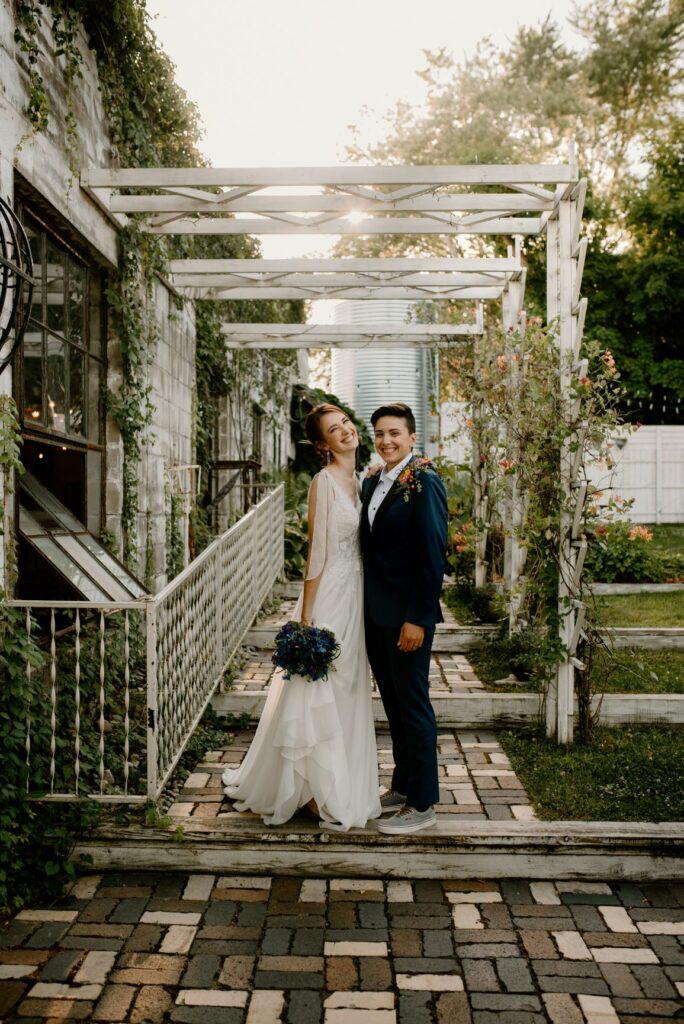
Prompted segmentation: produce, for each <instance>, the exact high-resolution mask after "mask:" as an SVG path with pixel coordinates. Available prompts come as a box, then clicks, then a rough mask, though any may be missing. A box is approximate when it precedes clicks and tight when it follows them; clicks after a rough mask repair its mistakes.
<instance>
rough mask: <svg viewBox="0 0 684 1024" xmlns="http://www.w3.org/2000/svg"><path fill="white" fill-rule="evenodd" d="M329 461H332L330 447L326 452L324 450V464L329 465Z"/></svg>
mask: <svg viewBox="0 0 684 1024" xmlns="http://www.w3.org/2000/svg"><path fill="white" fill-rule="evenodd" d="M331 462H332V455H331V454H330V449H329V448H327V449H326V452H325V464H326V466H329V465H330V463H331Z"/></svg>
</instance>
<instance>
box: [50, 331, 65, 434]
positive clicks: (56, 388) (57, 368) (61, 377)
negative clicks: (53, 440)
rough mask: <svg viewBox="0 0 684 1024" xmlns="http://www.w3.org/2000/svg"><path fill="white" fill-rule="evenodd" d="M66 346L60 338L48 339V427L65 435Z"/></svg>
mask: <svg viewBox="0 0 684 1024" xmlns="http://www.w3.org/2000/svg"><path fill="white" fill-rule="evenodd" d="M65 349H66V345H65V343H64V342H63V341H60V340H59V338H53V337H52V336H51V335H49V334H48V337H47V360H46V362H47V425H48V427H51V428H52V430H57V431H59V433H60V434H63V433H64V432H65V431H66V359H65V355H66V352H65Z"/></svg>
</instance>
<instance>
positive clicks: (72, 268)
mask: <svg viewBox="0 0 684 1024" xmlns="http://www.w3.org/2000/svg"><path fill="white" fill-rule="evenodd" d="M84 294H85V269H84V268H83V267H82V266H81V264H80V263H77V262H76V260H72V259H70V260H69V340H70V341H75V342H76V344H77V345H82V344H83V343H84V330H83V297H84Z"/></svg>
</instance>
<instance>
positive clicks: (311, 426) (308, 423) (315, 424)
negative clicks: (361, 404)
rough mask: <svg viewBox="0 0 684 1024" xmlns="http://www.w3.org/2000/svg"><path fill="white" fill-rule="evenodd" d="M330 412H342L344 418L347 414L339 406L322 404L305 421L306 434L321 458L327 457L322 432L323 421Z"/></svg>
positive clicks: (314, 408) (316, 406)
mask: <svg viewBox="0 0 684 1024" xmlns="http://www.w3.org/2000/svg"><path fill="white" fill-rule="evenodd" d="M329 412H341V413H342V415H343V416H346V415H347V413H346V412H345V411H344V409H340V407H339V405H331V404H330V403H329V402H321V403H320V405H315V406H314V407H313V409H312V410H311V412H310V413H309V414H308V416H307V417H306V419H305V420H304V433H305V434H306V436H307V438H308V440H309V441H310V442H311V444H312V445H313V446H314V448H315V449H316V451H317V452H318V454H319V455H320V456H321V457H325V452H324V450H323V445H324V443H325V438H324V437H323V434H322V432H321V420H322V419H323V417H324V416H325V415H326V414H327V413H329Z"/></svg>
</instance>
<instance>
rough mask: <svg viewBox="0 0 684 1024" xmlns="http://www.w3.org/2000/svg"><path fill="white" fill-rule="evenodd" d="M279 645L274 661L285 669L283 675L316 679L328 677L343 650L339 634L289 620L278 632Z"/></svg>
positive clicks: (274, 654) (277, 640) (277, 643)
mask: <svg viewBox="0 0 684 1024" xmlns="http://www.w3.org/2000/svg"><path fill="white" fill-rule="evenodd" d="M275 642H276V647H275V651H274V652H273V657H272V659H271V660H272V661H273V664H274V665H277V666H278V668H282V669H284V672H283V676H284V678H285V679H289V678H290V676H292V675H297V676H303V677H304V679H310V680H311V681H312V682H313V681H315V680H316V679H327V678H328V671H329V670H330V669H333V670H334V665H333V664H332V663H333V661H334V660H335V658H336V657H337V656H338V655H339V653H340V645H339V644H338V642H337V640H336V639H335V634H334V633H333V632H332V631H331V630H329V629H323V628H319V627H318V626H305V625H304V624H303V623H301V622H286V623H285V625H284V626H282V627H281V629H279V630H278V633H277V634H276V639H275Z"/></svg>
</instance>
